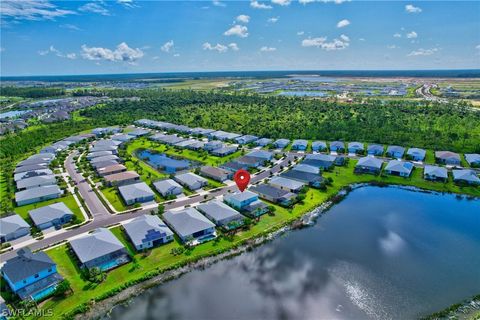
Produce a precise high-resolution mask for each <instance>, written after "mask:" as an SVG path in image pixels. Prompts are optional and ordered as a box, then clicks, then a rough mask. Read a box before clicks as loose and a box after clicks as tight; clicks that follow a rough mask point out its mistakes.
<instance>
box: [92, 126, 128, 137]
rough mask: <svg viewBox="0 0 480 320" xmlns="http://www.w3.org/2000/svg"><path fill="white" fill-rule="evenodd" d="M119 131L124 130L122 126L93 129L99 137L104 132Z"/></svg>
mask: <svg viewBox="0 0 480 320" xmlns="http://www.w3.org/2000/svg"><path fill="white" fill-rule="evenodd" d="M119 132H122V129H121V128H120V127H108V128H95V129H93V130H92V133H93V134H94V135H96V136H97V137H98V136H101V135H103V134H113V133H119Z"/></svg>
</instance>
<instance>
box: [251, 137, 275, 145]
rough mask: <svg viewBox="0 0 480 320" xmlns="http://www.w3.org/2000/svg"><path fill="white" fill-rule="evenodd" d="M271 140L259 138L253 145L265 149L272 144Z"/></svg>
mask: <svg viewBox="0 0 480 320" xmlns="http://www.w3.org/2000/svg"><path fill="white" fill-rule="evenodd" d="M272 141H273V140H272V139H268V138H261V139H258V140H257V141H255V144H256V145H257V146H260V147H265V146H267V145H269V144H270V143H272Z"/></svg>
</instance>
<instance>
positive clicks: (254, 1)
mask: <svg viewBox="0 0 480 320" xmlns="http://www.w3.org/2000/svg"><path fill="white" fill-rule="evenodd" d="M250 7H252V8H254V9H266V10H268V9H272V6H270V5H268V4H265V3H261V2H258V1H257V0H252V1H250Z"/></svg>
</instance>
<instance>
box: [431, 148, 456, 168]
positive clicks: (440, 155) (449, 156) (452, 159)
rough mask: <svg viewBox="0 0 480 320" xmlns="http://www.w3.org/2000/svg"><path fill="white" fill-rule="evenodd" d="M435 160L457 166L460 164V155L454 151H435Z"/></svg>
mask: <svg viewBox="0 0 480 320" xmlns="http://www.w3.org/2000/svg"><path fill="white" fill-rule="evenodd" d="M435 160H436V161H437V162H438V163H442V164H446V165H451V166H459V165H460V155H459V154H458V153H455V152H450V151H435Z"/></svg>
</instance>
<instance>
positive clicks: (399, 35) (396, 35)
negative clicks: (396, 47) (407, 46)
mask: <svg viewBox="0 0 480 320" xmlns="http://www.w3.org/2000/svg"><path fill="white" fill-rule="evenodd" d="M393 37H394V38H401V37H402V35H401V34H400V33H398V32H397V33H395V34H394V35H393Z"/></svg>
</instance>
